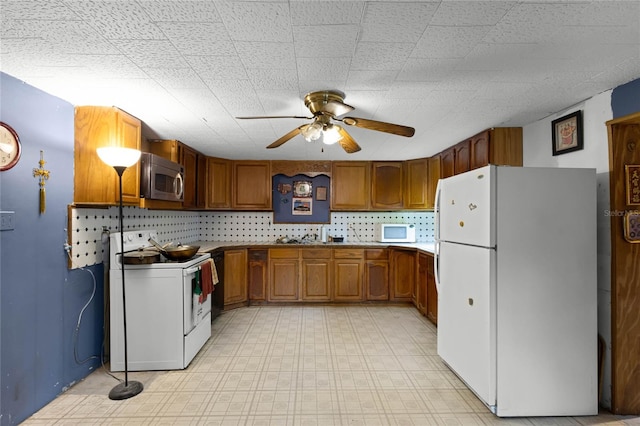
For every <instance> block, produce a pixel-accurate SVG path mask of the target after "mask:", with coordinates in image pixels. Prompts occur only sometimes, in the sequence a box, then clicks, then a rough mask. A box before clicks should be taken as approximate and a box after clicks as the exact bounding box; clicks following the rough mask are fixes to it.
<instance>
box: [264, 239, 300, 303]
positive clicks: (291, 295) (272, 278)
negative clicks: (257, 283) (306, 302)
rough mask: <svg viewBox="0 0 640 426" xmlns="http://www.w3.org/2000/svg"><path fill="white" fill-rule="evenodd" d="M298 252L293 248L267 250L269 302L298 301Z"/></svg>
mask: <svg viewBox="0 0 640 426" xmlns="http://www.w3.org/2000/svg"><path fill="white" fill-rule="evenodd" d="M299 257H300V250H299V249H293V248H283V249H270V250H269V295H268V300H270V301H293V300H298V287H299V285H298V284H299V281H300V266H299V265H300V260H299Z"/></svg>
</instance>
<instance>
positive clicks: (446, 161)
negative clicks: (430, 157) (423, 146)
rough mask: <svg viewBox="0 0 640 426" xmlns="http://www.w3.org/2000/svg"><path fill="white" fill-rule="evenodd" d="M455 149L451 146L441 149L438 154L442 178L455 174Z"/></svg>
mask: <svg viewBox="0 0 640 426" xmlns="http://www.w3.org/2000/svg"><path fill="white" fill-rule="evenodd" d="M455 156H456V155H455V151H454V149H453V147H451V148H448V149H446V150H444V151H442V152H441V153H440V154H439V157H440V177H441V178H442V179H444V178H448V177H449V176H453V175H454V174H455V169H454V167H455Z"/></svg>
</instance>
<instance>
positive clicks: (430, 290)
mask: <svg viewBox="0 0 640 426" xmlns="http://www.w3.org/2000/svg"><path fill="white" fill-rule="evenodd" d="M424 256H425V257H426V258H427V305H426V313H425V315H426V316H427V318H429V320H431V322H432V323H434V324H438V289H437V288H436V276H435V274H434V267H433V254H431V253H425V254H424Z"/></svg>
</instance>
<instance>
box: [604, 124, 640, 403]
mask: <svg viewBox="0 0 640 426" xmlns="http://www.w3.org/2000/svg"><path fill="white" fill-rule="evenodd" d="M606 124H607V132H608V137H609V170H610V173H609V189H610V195H609V196H610V202H611V206H610V209H611V210H610V211H611V212H616V213H617V214H611V215H610V217H609V220H610V226H611V231H610V233H611V396H612V400H611V409H612V411H613V412H614V413H616V414H638V413H640V321H638V312H640V262H638V259H640V244H634V243H630V242H629V241H627V239H625V233H624V231H623V230H624V229H625V216H624V215H623V212H624V214H626V215H632V214H633V213H634V212H636V213H637V211H638V209H639V208H638V206H637V205H635V203H636V202H635V201H634V200H633V196H634V192H633V187H634V182H633V180H632V178H633V175H632V173H633V171H632V170H630V171H629V174H630V175H631V176H630V177H627V171H626V170H625V166H627V165H635V164H640V143H638V142H639V141H640V112H638V113H635V114H630V115H627V116H624V117H620V118H615V119H613V120H610V121H608V122H607V123H606ZM627 217H629V216H627ZM632 217H633V216H631V218H630V220H629V227H630V228H631V227H632V225H631V224H632V223H633V222H632V220H633V219H632ZM629 237H630V236H629Z"/></svg>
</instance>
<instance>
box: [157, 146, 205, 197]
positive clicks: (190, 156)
mask: <svg viewBox="0 0 640 426" xmlns="http://www.w3.org/2000/svg"><path fill="white" fill-rule="evenodd" d="M148 149H149V152H150V153H152V154H156V155H159V156H160V157H162V158H166V159H167V160H171V161H173V162H176V163H179V164H182V167H184V200H183V201H182V207H183V208H185V209H204V208H205V205H206V203H205V202H206V179H207V176H206V171H207V167H206V161H207V158H206V156H205V155H203V154H201V153H199V152H198V151H196V150H195V149H193V148H191V147H190V146H188V145H186V144H184V143H182V142H180V141H179V140H175V139H152V140H149V143H148Z"/></svg>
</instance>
